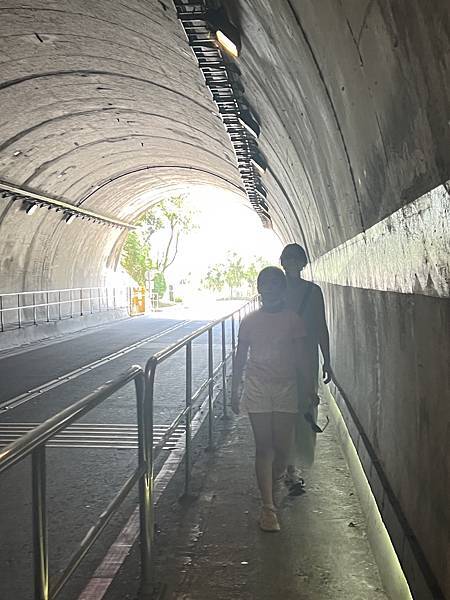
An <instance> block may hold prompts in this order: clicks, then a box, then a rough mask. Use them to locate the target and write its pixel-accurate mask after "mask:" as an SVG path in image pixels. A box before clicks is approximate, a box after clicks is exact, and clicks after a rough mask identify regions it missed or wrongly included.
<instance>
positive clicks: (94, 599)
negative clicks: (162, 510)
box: [78, 396, 217, 600]
mask: <svg viewBox="0 0 450 600" xmlns="http://www.w3.org/2000/svg"><path fill="white" fill-rule="evenodd" d="M216 399H217V396H216ZM207 406H208V397H206V398H205V400H204V401H203V402H202V404H201V405H200V408H199V410H198V412H197V414H196V415H195V417H194V418H193V419H192V430H191V431H192V437H193V438H194V437H195V436H196V435H197V433H198V431H199V430H200V427H201V426H202V423H203V421H204V420H205V418H206V416H207V415H208V410H207ZM184 444H185V435H183V436H182V437H181V438H180V440H179V441H178V443H177V445H176V447H175V449H174V450H173V451H172V452H171V454H170V456H169V457H168V458H167V460H166V461H165V463H164V465H163V467H162V468H161V471H160V472H159V473H158V475H157V476H156V477H155V481H154V492H153V502H154V504H157V502H158V501H159V499H160V498H161V496H162V494H163V492H164V491H165V490H166V488H167V486H168V485H169V483H170V481H171V480H172V478H173V476H174V475H175V473H176V471H177V469H178V467H179V466H180V464H181V461H182V460H183V457H184ZM139 527H140V521H139V506H137V507H136V508H135V509H134V511H133V513H132V515H131V517H130V518H129V519H128V521H127V523H126V525H125V527H124V528H123V529H122V531H121V532H120V533H119V535H118V536H117V538H116V540H115V541H114V542H113V544H112V546H111V547H110V548H109V550H108V552H107V553H106V556H105V557H104V559H103V561H102V562H101V564H100V565H99V566H98V567H97V569H96V571H95V573H94V575H93V576H92V578H91V580H90V581H89V583H88V584H87V585H86V587H85V588H84V590H83V591H82V592H81V594H80V596H79V597H78V600H102V598H103V597H104V595H105V594H106V592H107V590H108V588H109V586H110V585H111V583H112V582H113V579H114V577H115V576H116V575H117V573H118V571H119V569H120V567H121V566H122V564H123V563H124V561H125V559H126V558H127V556H128V554H129V553H130V550H131V548H132V546H133V544H134V543H135V542H136V540H137V538H138V536H139Z"/></svg>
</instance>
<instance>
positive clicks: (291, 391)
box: [242, 375, 298, 414]
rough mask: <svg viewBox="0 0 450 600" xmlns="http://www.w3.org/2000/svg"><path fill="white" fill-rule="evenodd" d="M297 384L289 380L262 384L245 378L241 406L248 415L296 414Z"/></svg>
mask: <svg viewBox="0 0 450 600" xmlns="http://www.w3.org/2000/svg"><path fill="white" fill-rule="evenodd" d="M297 389H298V388H297V382H296V381H295V380H291V379H287V380H286V379H280V380H278V381H277V380H272V381H271V382H270V383H267V382H265V381H264V382H262V381H260V380H258V379H256V378H255V377H252V376H251V375H250V376H248V375H247V376H246V377H245V383H244V393H243V395H242V406H243V408H245V409H246V410H247V412H249V413H271V412H285V413H293V414H296V413H298V391H297Z"/></svg>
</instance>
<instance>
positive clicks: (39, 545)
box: [32, 445, 49, 600]
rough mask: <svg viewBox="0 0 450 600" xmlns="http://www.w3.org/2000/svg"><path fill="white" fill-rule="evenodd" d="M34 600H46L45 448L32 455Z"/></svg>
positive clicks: (42, 447)
mask: <svg viewBox="0 0 450 600" xmlns="http://www.w3.org/2000/svg"><path fill="white" fill-rule="evenodd" d="M32 490H33V498H32V510H33V560H34V599H35V600H48V597H49V595H48V533H47V505H46V504H47V503H46V468H45V446H44V445H42V446H39V447H38V448H36V450H33V454H32Z"/></svg>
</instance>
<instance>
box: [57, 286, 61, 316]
mask: <svg viewBox="0 0 450 600" xmlns="http://www.w3.org/2000/svg"><path fill="white" fill-rule="evenodd" d="M58 320H59V321H61V292H58Z"/></svg>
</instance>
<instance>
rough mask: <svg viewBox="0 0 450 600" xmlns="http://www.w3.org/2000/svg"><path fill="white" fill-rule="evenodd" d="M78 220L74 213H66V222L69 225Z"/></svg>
mask: <svg viewBox="0 0 450 600" xmlns="http://www.w3.org/2000/svg"><path fill="white" fill-rule="evenodd" d="M76 218H77V215H75V214H74V213H64V221H65V222H66V223H67V225H70V224H71V223H73V221H75V219H76Z"/></svg>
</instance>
